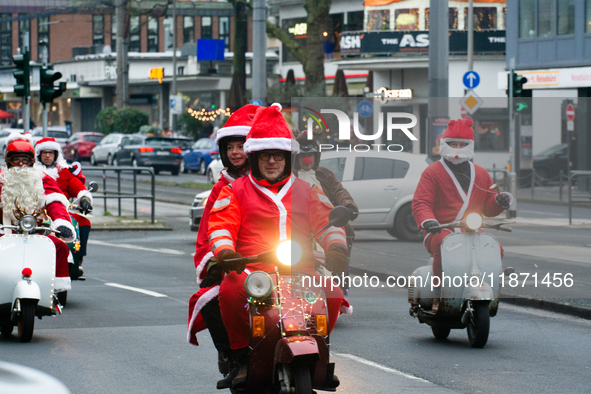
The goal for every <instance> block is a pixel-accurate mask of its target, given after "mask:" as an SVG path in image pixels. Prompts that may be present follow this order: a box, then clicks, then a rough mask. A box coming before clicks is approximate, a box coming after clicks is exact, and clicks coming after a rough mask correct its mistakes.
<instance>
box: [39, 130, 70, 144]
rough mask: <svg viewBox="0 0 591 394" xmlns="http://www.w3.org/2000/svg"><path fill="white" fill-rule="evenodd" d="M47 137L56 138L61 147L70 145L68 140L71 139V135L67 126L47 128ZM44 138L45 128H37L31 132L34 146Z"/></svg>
mask: <svg viewBox="0 0 591 394" xmlns="http://www.w3.org/2000/svg"><path fill="white" fill-rule="evenodd" d="M47 137H49V138H54V139H55V141H56V142H57V143H58V144H60V146H64V145H66V144H67V143H68V138H70V135H69V134H68V130H67V129H66V126H49V127H48V128H47ZM42 138H43V127H35V128H34V129H33V131H31V139H32V140H33V144H36V143H37V141H39V140H40V139H42Z"/></svg>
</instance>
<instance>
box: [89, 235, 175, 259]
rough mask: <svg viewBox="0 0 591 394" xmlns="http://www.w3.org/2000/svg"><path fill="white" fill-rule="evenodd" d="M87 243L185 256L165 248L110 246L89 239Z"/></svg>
mask: <svg viewBox="0 0 591 394" xmlns="http://www.w3.org/2000/svg"><path fill="white" fill-rule="evenodd" d="M88 243H89V244H93V245H101V246H112V247H115V248H124V249H134V250H145V251H148V252H156V253H165V254H174V255H184V254H186V253H185V252H181V251H178V250H174V249H165V248H160V249H153V248H145V247H143V246H137V245H131V244H112V243H108V242H102V241H96V240H92V239H89V240H88Z"/></svg>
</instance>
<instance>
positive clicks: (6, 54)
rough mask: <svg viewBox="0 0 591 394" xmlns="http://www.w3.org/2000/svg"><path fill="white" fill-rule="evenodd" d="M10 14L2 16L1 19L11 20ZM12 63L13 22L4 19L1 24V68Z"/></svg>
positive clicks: (0, 15)
mask: <svg viewBox="0 0 591 394" xmlns="http://www.w3.org/2000/svg"><path fill="white" fill-rule="evenodd" d="M10 17H11V15H10V14H0V19H4V18H10ZM11 63H12V22H11V21H10V19H4V20H3V21H2V22H0V66H10V64H11Z"/></svg>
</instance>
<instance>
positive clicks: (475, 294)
mask: <svg viewBox="0 0 591 394" xmlns="http://www.w3.org/2000/svg"><path fill="white" fill-rule="evenodd" d="M462 298H463V299H464V300H472V301H491V300H493V299H494V298H495V297H494V293H493V289H492V287H491V286H490V283H488V282H485V281H482V283H481V284H480V286H474V287H472V286H466V287H465V288H464V294H463V295H462Z"/></svg>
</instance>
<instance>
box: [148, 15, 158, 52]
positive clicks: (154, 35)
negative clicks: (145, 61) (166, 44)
mask: <svg viewBox="0 0 591 394" xmlns="http://www.w3.org/2000/svg"><path fill="white" fill-rule="evenodd" d="M148 52H158V18H153V17H149V18H148Z"/></svg>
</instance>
